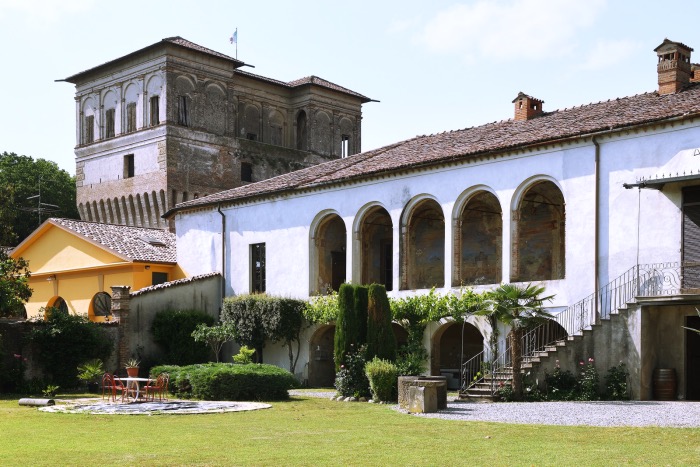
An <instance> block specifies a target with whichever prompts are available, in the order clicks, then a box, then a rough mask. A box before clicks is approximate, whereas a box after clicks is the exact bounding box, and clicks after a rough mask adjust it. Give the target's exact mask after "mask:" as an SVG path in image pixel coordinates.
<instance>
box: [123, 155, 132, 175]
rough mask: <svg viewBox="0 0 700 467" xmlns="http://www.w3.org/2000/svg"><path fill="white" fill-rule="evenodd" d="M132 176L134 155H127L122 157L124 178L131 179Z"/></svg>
mask: <svg viewBox="0 0 700 467" xmlns="http://www.w3.org/2000/svg"><path fill="white" fill-rule="evenodd" d="M133 176H134V155H133V154H127V155H126V156H124V178H131V177H133Z"/></svg>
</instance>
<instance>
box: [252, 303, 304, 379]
mask: <svg viewBox="0 0 700 467" xmlns="http://www.w3.org/2000/svg"><path fill="white" fill-rule="evenodd" d="M268 298H269V300H267V301H265V304H266V305H267V307H265V309H264V310H261V313H260V314H261V316H262V322H263V328H264V332H265V335H266V336H267V338H268V339H270V340H271V341H272V342H284V345H285V347H287V351H288V354H289V372H290V373H292V374H294V371H295V369H296V365H297V361H298V360H299V353H300V352H301V331H302V329H304V309H305V308H306V302H304V301H303V300H295V299H293V298H284V297H268ZM294 342H296V344H297V345H296V348H297V349H296V357H295V356H294V349H293V343H294Z"/></svg>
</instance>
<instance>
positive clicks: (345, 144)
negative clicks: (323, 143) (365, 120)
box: [340, 135, 350, 157]
mask: <svg viewBox="0 0 700 467" xmlns="http://www.w3.org/2000/svg"><path fill="white" fill-rule="evenodd" d="M349 155H350V137H349V136H348V135H342V136H341V137H340V157H348V156H349Z"/></svg>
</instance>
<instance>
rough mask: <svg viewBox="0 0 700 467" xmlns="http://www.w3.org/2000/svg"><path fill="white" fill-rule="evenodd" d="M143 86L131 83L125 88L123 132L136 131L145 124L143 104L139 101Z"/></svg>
mask: <svg viewBox="0 0 700 467" xmlns="http://www.w3.org/2000/svg"><path fill="white" fill-rule="evenodd" d="M140 93H141V86H140V85H139V84H137V83H133V82H132V83H129V84H128V85H127V86H126V87H125V88H124V109H123V115H124V117H123V118H122V133H125V132H131V131H136V130H138V129H139V128H141V127H142V126H143V119H142V106H141V102H139V94H140Z"/></svg>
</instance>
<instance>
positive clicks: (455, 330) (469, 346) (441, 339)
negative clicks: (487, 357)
mask: <svg viewBox="0 0 700 467" xmlns="http://www.w3.org/2000/svg"><path fill="white" fill-rule="evenodd" d="M483 350H484V336H483V335H482V334H481V332H480V331H479V329H477V328H476V326H474V325H472V324H469V323H457V322H454V321H453V322H450V323H445V324H443V325H442V326H440V327H439V328H438V330H437V331H435V333H434V334H433V338H432V339H431V352H430V374H431V375H434V376H446V377H447V382H448V387H450V388H452V389H456V388H457V387H458V385H459V374H460V366H461V364H462V363H463V362H466V361H467V360H469V359H470V358H472V357H473V356H475V355H476V354H478V353H479V352H481V351H483Z"/></svg>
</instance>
